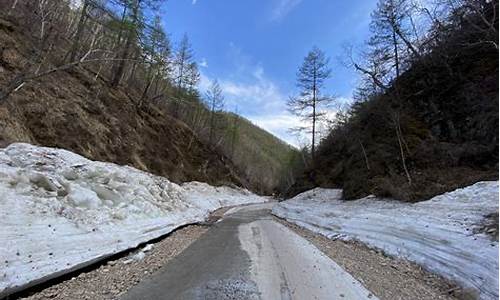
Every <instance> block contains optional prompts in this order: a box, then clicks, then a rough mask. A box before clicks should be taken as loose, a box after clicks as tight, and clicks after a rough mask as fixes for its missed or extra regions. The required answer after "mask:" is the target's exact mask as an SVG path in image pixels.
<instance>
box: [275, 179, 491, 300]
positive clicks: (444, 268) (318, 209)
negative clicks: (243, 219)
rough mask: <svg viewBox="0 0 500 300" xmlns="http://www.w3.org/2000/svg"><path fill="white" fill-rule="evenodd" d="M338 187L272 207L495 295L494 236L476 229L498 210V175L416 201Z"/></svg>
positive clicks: (292, 218)
mask: <svg viewBox="0 0 500 300" xmlns="http://www.w3.org/2000/svg"><path fill="white" fill-rule="evenodd" d="M341 196H342V191H341V190H330V189H320V188H317V189H314V190H310V191H307V192H304V193H302V194H300V195H298V196H296V197H294V198H292V199H290V200H287V201H284V202H281V203H280V204H279V205H276V206H275V207H274V208H273V214H275V215H276V216H278V217H281V218H284V219H286V220H287V221H289V222H292V223H295V224H297V225H299V226H302V227H305V228H307V229H309V230H312V231H315V232H318V233H320V234H322V235H324V236H326V237H328V238H331V239H337V238H338V239H345V240H349V239H355V240H359V241H361V242H364V243H366V244H367V245H369V246H371V247H376V248H379V249H382V250H383V251H384V252H385V253H387V254H389V255H393V256H397V257H402V258H405V259H408V260H410V261H414V262H416V263H418V264H420V265H422V266H423V267H425V268H427V269H428V270H430V271H433V272H436V273H438V274H440V275H442V276H444V277H446V278H448V279H450V280H453V281H456V282H458V283H460V284H462V285H463V286H464V287H466V288H470V289H472V290H474V291H476V292H477V293H478V294H479V296H480V298H481V299H498V249H499V248H498V242H496V241H492V240H491V239H490V237H488V236H486V235H484V234H475V233H474V230H473V229H474V226H476V225H477V224H479V223H481V221H482V220H483V219H484V216H485V215H488V214H490V213H493V212H498V181H496V182H479V183H476V184H474V185H472V186H469V187H466V188H463V189H458V190H455V191H453V192H450V193H445V194H443V195H439V196H436V197H434V198H432V199H430V200H428V201H423V202H419V203H415V204H409V203H403V202H398V201H390V200H387V199H385V200H384V199H377V198H374V197H373V196H372V197H367V198H363V199H359V200H355V201H343V200H341Z"/></svg>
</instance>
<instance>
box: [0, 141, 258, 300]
mask: <svg viewBox="0 0 500 300" xmlns="http://www.w3.org/2000/svg"><path fill="white" fill-rule="evenodd" d="M264 201H265V199H264V198H262V197H259V196H256V195H254V194H252V193H250V192H248V191H246V190H242V189H233V188H228V187H212V186H210V185H207V184H204V183H198V182H192V183H187V184H183V185H181V186H179V185H177V184H174V183H172V182H170V181H168V180H167V179H165V178H163V177H159V176H154V175H152V174H149V173H146V172H142V171H139V170H137V169H135V168H132V167H126V166H118V165H115V164H111V163H104V162H96V161H91V160H88V159H86V158H84V157H82V156H79V155H77V154H74V153H72V152H69V151H65V150H60V149H53V148H44V147H37V146H32V145H29V144H12V145H10V146H9V147H7V148H5V149H0V227H1V231H0V257H1V261H0V266H1V267H0V297H1V296H3V295H7V294H9V293H11V292H14V291H16V290H18V289H19V288H20V287H25V286H28V285H31V284H35V283H37V282H38V281H42V280H46V279H49V278H51V277H55V276H57V275H59V274H62V273H65V272H68V271H71V270H73V269H76V268H78V267H82V266H84V265H86V264H89V263H91V262H93V261H96V260H99V259H102V258H103V257H106V256H108V255H112V254H114V253H117V252H120V251H123V250H126V249H129V248H133V247H136V246H138V245H139V244H141V243H144V242H147V241H148V240H151V239H153V238H156V237H159V236H161V235H164V234H166V233H169V232H171V231H172V230H174V229H175V228H177V227H179V226H182V225H184V224H188V223H193V222H199V221H202V220H204V219H205V218H206V217H207V215H208V214H209V213H210V212H211V211H213V210H215V209H218V208H220V207H222V206H229V205H238V204H244V203H255V202H264Z"/></svg>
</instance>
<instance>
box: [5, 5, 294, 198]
mask: <svg viewBox="0 0 500 300" xmlns="http://www.w3.org/2000/svg"><path fill="white" fill-rule="evenodd" d="M161 3H162V1H140V0H138V1H121V0H109V1H94V0H85V1H82V2H81V5H79V6H77V7H75V6H74V2H72V1H65V0H55V1H12V2H9V1H7V2H1V3H0V143H1V145H2V146H6V145H8V144H9V143H12V142H19V141H22V142H29V143H34V144H40V145H43V146H52V147H60V148H64V149H68V150H71V151H74V152H77V153H79V154H82V155H84V156H86V157H88V158H91V159H96V160H103V161H111V162H116V163H119V164H129V165H133V166H135V167H137V168H140V169H143V170H147V171H150V172H153V173H155V174H159V175H163V176H166V177H168V178H169V179H170V180H173V181H176V182H182V181H190V180H199V181H204V182H208V183H211V184H223V183H225V184H228V183H233V184H237V185H243V186H245V187H249V188H253V189H255V190H257V191H259V192H262V193H272V192H273V191H274V190H275V189H277V188H278V185H279V184H281V183H282V182H284V181H283V180H281V178H282V174H283V176H287V177H286V178H288V179H289V180H292V179H293V176H290V175H289V172H288V171H287V167H288V164H289V161H290V160H292V159H293V157H295V156H296V154H297V152H296V150H295V149H294V148H292V147H290V146H289V145H287V144H285V143H283V142H281V141H280V140H279V139H277V138H276V137H274V136H272V135H271V134H269V133H267V132H264V131H263V130H262V129H260V128H258V127H257V126H254V125H253V124H251V123H250V122H248V121H247V120H245V119H244V118H242V117H240V116H236V115H233V114H228V113H225V112H223V111H218V112H217V116H218V117H217V118H218V119H220V121H219V122H217V128H215V130H214V134H215V136H214V139H213V140H216V141H218V142H217V143H213V142H212V141H209V140H208V139H207V137H206V136H205V135H204V134H205V130H206V129H207V128H206V126H208V125H207V120H209V119H210V117H211V114H210V110H209V108H208V106H207V104H206V103H205V100H204V99H203V95H200V93H199V92H198V90H197V87H196V86H197V83H198V81H199V76H200V74H199V72H198V67H197V64H196V60H195V58H194V51H193V50H192V48H191V45H190V43H189V40H188V37H187V36H186V37H184V38H183V39H182V40H181V41H179V42H178V43H174V42H171V41H170V40H169V37H168V34H167V33H166V32H165V31H164V29H163V28H162V26H161V24H160V20H159V18H157V17H156V18H154V17H145V16H146V15H148V16H149V15H151V14H153V13H154V12H155V9H156V8H157V7H158V5H159V4H161ZM174 45H175V46H174ZM233 120H236V122H234V121H233ZM200 125H201V128H200ZM229 132H232V133H229ZM257 145H258V146H257ZM289 157H292V158H289ZM285 181H286V180H285ZM289 184H290V183H289Z"/></svg>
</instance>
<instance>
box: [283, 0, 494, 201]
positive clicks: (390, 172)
mask: <svg viewBox="0 0 500 300" xmlns="http://www.w3.org/2000/svg"><path fill="white" fill-rule="evenodd" d="M427 5H430V6H427V7H425V6H418V5H415V3H414V2H412V1H405V0H393V1H380V2H379V4H378V7H377V9H376V11H374V12H373V13H372V23H371V32H372V36H371V38H370V40H369V41H367V43H366V45H365V46H364V48H362V49H361V51H356V49H353V48H352V47H347V52H348V53H347V55H346V56H347V59H346V60H347V61H348V62H347V64H349V65H350V66H351V67H353V68H355V69H356V70H358V71H359V72H360V74H362V75H363V80H362V82H361V84H360V86H359V88H358V90H357V91H356V95H355V97H356V99H355V100H356V101H355V103H354V105H353V106H352V107H351V108H350V109H349V110H348V111H343V112H340V113H339V115H338V116H339V117H338V118H337V120H336V122H335V126H334V127H333V129H332V130H331V132H330V134H329V135H328V136H327V137H326V138H325V139H324V140H322V141H321V143H320V144H319V145H318V147H317V152H316V153H315V154H316V155H315V160H314V162H313V163H314V165H313V167H311V168H310V169H308V170H307V171H306V172H305V173H304V174H303V175H301V178H300V180H299V182H298V183H297V184H296V185H295V186H294V187H293V188H292V189H291V190H290V191H289V194H296V193H297V192H299V191H303V190H305V189H307V188H311V187H312V186H322V187H342V188H343V189H344V197H345V198H347V199H353V198H359V197H362V196H366V195H368V194H375V195H378V196H390V197H395V198H397V199H403V200H408V201H416V200H421V199H426V198H429V197H431V196H433V195H436V194H440V193H443V192H445V191H449V190H452V189H455V188H457V187H461V186H465V185H469V184H471V183H474V182H476V181H479V180H486V179H496V178H498V1H483V0H481V1H468V0H463V1H443V2H440V3H439V4H427ZM415 24H417V26H415ZM422 28H424V29H426V30H425V31H422ZM356 52H361V55H356Z"/></svg>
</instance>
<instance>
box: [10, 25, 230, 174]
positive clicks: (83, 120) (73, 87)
mask: <svg viewBox="0 0 500 300" xmlns="http://www.w3.org/2000/svg"><path fill="white" fill-rule="evenodd" d="M18 21H19V22H17V20H15V19H14V18H10V19H9V20H6V19H0V45H1V47H0V70H1V72H0V84H1V85H5V84H6V82H8V81H9V80H11V79H12V78H13V76H15V74H16V72H18V71H19V70H21V69H22V68H23V66H24V64H25V63H26V61H27V60H28V59H29V57H30V54H31V52H32V51H34V46H33V45H32V44H31V43H30V40H31V39H30V38H29V37H27V36H26V32H27V28H25V27H23V26H24V25H23V24H22V21H21V20H18ZM138 98H139V96H138V94H137V92H136V91H135V90H134V89H126V88H112V87H110V85H109V82H108V80H107V79H106V78H104V77H102V76H97V75H96V74H95V73H94V72H92V71H91V70H90V69H87V68H85V67H84V66H79V67H75V68H72V69H69V70H66V71H60V72H56V73H53V74H50V75H47V76H44V77H41V78H39V79H37V80H35V81H32V82H29V83H27V84H25V85H23V86H22V87H21V88H20V89H19V90H18V91H16V92H15V93H13V94H11V95H10V96H9V98H8V99H7V100H6V101H4V102H2V103H0V144H1V145H2V146H6V145H8V144H9V143H12V142H29V143H33V144H39V145H44V146H51V147H59V148H64V149H68V150H71V151H74V152H76V153H78V154H81V155H84V156H86V157H88V158H90V159H94V160H101V161H110V162H115V163H118V164H129V165H132V166H134V167H137V168H139V169H141V170H144V171H149V172H152V173H155V174H157V175H162V176H166V177H168V178H169V179H170V180H172V181H175V182H181V181H191V180H198V181H204V182H208V183H212V184H221V183H236V184H239V183H240V180H239V179H238V176H237V175H236V174H235V172H234V171H233V167H232V164H231V163H230V161H229V160H228V159H227V158H225V157H224V156H222V155H220V154H218V153H216V152H214V151H213V150H211V149H210V148H209V147H207V146H206V145H205V144H203V143H202V142H201V141H200V140H199V139H198V138H197V136H196V135H195V134H194V132H193V131H192V130H191V129H190V128H189V127H188V126H186V124H184V123H183V122H181V121H179V120H176V119H174V118H172V117H171V116H169V114H168V112H167V111H166V110H165V109H162V108H160V107H158V106H156V105H154V104H152V103H146V104H144V105H143V106H142V107H140V108H139V107H138V105H137V102H138Z"/></svg>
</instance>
